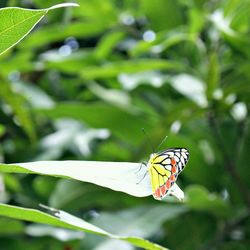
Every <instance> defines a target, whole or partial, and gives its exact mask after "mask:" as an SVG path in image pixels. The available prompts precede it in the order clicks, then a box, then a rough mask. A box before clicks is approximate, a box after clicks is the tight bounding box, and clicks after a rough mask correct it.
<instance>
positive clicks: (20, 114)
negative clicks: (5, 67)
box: [0, 82, 36, 141]
mask: <svg viewBox="0 0 250 250" xmlns="http://www.w3.org/2000/svg"><path fill="white" fill-rule="evenodd" d="M0 98H1V99H2V100H3V101H4V102H5V103H6V104H8V105H9V107H10V108H11V111H12V113H13V115H14V116H15V117H16V118H17V121H18V122H19V124H20V126H21V127H22V129H23V130H24V131H25V132H26V134H27V135H28V136H29V138H30V140H31V141H35V140H36V132H35V128H34V124H33V122H32V119H31V113H30V111H29V109H28V108H27V103H26V102H25V99H24V98H23V97H22V96H20V95H19V94H18V93H16V92H15V91H14V90H13V89H12V88H11V85H10V84H9V83H7V82H1V84H0Z"/></svg>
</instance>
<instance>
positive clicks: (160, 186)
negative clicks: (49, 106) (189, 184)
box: [147, 148, 189, 200]
mask: <svg viewBox="0 0 250 250" xmlns="http://www.w3.org/2000/svg"><path fill="white" fill-rule="evenodd" d="M188 160H189V152H188V150H187V149H186V148H171V149H167V150H164V151H161V152H159V153H153V154H151V155H150V158H149V161H148V163H147V169H148V172H149V175H150V179H151V186H152V191H153V196H154V198H155V199H157V200H161V199H163V198H164V197H165V196H166V195H173V196H175V197H177V198H178V199H183V198H184V193H183V191H182V190H181V189H180V188H179V187H178V186H177V184H176V183H175V182H176V179H177V177H178V175H179V174H180V173H181V171H182V170H183V169H184V167H185V166H186V165H187V162H188Z"/></svg>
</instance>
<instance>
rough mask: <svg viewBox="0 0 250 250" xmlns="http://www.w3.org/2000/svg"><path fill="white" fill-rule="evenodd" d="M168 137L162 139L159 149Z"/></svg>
mask: <svg viewBox="0 0 250 250" xmlns="http://www.w3.org/2000/svg"><path fill="white" fill-rule="evenodd" d="M167 138H168V136H167V135H166V136H165V137H164V138H163V140H162V141H161V143H160V144H159V145H158V147H157V151H158V150H159V149H160V148H161V146H162V144H163V143H164V142H165V141H166V140H167Z"/></svg>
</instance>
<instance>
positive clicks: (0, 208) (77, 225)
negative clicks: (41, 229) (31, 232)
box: [0, 204, 166, 250]
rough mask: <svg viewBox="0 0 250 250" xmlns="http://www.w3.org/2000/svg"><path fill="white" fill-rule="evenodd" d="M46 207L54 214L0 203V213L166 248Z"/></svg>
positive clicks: (153, 249) (156, 249)
mask: <svg viewBox="0 0 250 250" xmlns="http://www.w3.org/2000/svg"><path fill="white" fill-rule="evenodd" d="M48 209H49V210H50V212H52V213H53V214H55V216H52V215H49V214H47V213H44V212H41V211H39V210H36V209H29V208H23V207H17V206H11V205H7V204H0V215H1V216H6V217H9V218H15V219H18V220H25V221H30V222H36V223H42V224H48V225H53V226H56V227H62V228H67V229H72V230H79V231H84V232H88V233H92V234H98V235H103V236H107V237H109V238H112V239H118V240H124V241H127V242H130V243H132V244H133V245H135V246H137V247H142V248H145V249H149V250H164V249H165V250H166V248H164V247H162V246H159V245H157V244H154V243H152V242H150V241H148V240H145V239H143V238H140V237H131V236H119V235H114V234H111V233H109V232H107V231H105V230H103V229H101V228H99V227H97V226H95V225H93V224H90V223H88V222H86V221H84V220H82V219H81V218H77V217H75V216H73V215H71V214H68V213H66V212H64V211H62V210H56V209H53V208H48Z"/></svg>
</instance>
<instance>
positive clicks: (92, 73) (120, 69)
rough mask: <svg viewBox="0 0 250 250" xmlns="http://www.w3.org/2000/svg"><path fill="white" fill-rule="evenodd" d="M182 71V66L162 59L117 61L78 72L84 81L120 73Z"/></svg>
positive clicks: (114, 75)
mask: <svg viewBox="0 0 250 250" xmlns="http://www.w3.org/2000/svg"><path fill="white" fill-rule="evenodd" d="M181 69H183V65H182V64H180V63H178V62H174V61H168V60H163V59H149V60H148V59H147V60H145V59H137V60H130V61H119V62H113V63H108V64H105V65H102V66H101V67H100V66H89V67H86V68H83V70H82V71H81V72H80V73H81V75H82V77H83V78H84V79H99V78H102V79H104V78H111V77H116V76H117V75H119V74H121V73H135V72H140V71H142V72H143V71H149V70H175V71H179V70H181Z"/></svg>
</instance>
